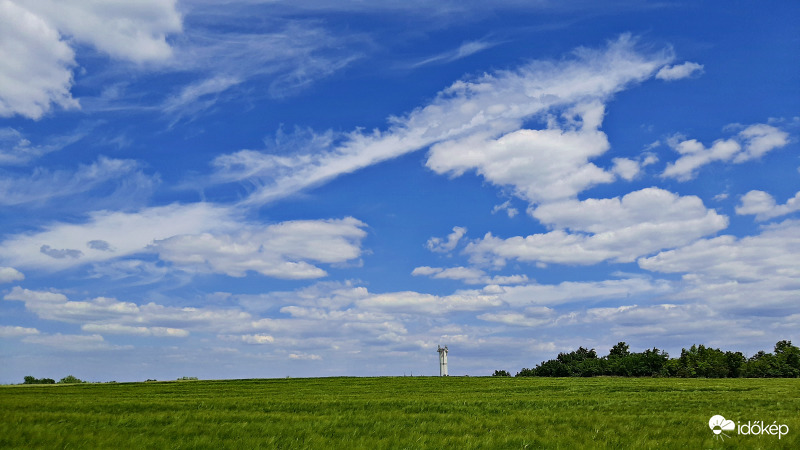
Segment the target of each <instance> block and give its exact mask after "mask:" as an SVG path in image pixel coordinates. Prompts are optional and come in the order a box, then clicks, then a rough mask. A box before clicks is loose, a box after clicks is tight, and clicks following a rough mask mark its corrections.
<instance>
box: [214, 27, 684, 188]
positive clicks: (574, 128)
mask: <svg viewBox="0 0 800 450" xmlns="http://www.w3.org/2000/svg"><path fill="white" fill-rule="evenodd" d="M671 58H672V56H671V55H670V54H668V53H666V52H662V53H658V54H643V53H640V52H639V51H637V49H636V45H635V40H634V39H633V38H631V37H630V36H627V35H625V36H622V37H621V38H619V39H617V40H616V41H613V42H611V43H609V44H608V46H607V47H606V48H603V49H599V50H593V49H586V48H580V49H577V50H576V51H575V52H574V56H573V57H572V58H567V59H564V60H561V61H557V62H552V61H536V62H533V63H530V64H527V65H525V66H522V67H520V68H518V69H516V70H513V71H502V72H496V73H493V74H486V75H484V76H482V77H479V78H476V79H474V80H463V81H458V82H456V83H454V84H452V85H451V86H450V87H448V88H447V89H445V90H443V91H442V92H440V93H439V95H438V96H437V97H436V98H435V99H434V100H433V101H432V102H430V103H429V104H428V105H425V106H423V107H420V108H417V109H415V110H414V111H412V112H411V113H409V114H407V115H406V116H404V117H396V118H392V119H391V125H390V127H389V129H388V130H386V131H380V130H374V131H372V132H361V131H356V132H352V133H349V134H347V135H345V136H343V138H342V139H339V140H337V141H335V142H333V143H332V145H330V146H328V147H327V148H323V149H321V151H314V152H300V153H296V154H289V155H286V154H281V155H278V154H270V153H262V152H254V151H242V152H238V153H234V154H231V155H223V156H221V157H219V158H218V159H217V160H216V161H215V167H216V170H217V171H216V174H215V176H214V178H215V179H216V180H220V181H225V182H231V181H244V180H253V181H257V182H258V183H257V185H258V188H257V189H256V190H255V191H253V192H252V194H251V195H250V197H249V198H248V199H247V202H248V203H253V204H262V203H267V202H270V201H274V200H275V199H278V198H282V197H285V196H287V195H290V194H293V193H296V192H298V191H301V190H304V189H307V188H310V187H313V186H317V185H319V184H322V183H324V182H327V181H329V180H331V179H333V178H336V177H338V176H339V175H341V174H345V173H350V172H353V171H355V170H358V169H361V168H364V167H367V166H370V165H372V164H375V163H378V162H380V161H384V160H387V159H391V158H395V157H397V156H400V155H402V154H405V153H408V152H412V151H416V150H419V149H422V148H426V147H429V146H433V147H431V152H430V156H429V161H428V166H429V167H431V168H432V169H433V170H436V171H437V172H440V173H450V174H454V175H457V174H459V173H462V172H464V171H466V170H471V169H475V170H478V171H479V172H480V173H482V174H484V175H485V176H486V177H487V178H489V179H491V181H492V182H497V183H499V184H512V185H514V186H517V187H518V190H519V192H520V193H522V194H523V195H527V196H528V197H530V198H538V197H540V196H541V197H547V198H552V197H563V196H565V195H571V194H572V193H574V192H576V191H579V190H580V189H584V188H586V187H588V186H591V185H593V184H596V183H600V182H608V181H611V180H612V179H613V178H614V175H613V174H612V173H608V172H605V171H603V170H602V169H600V168H598V167H596V166H594V165H592V164H590V163H588V162H587V160H588V159H589V158H591V157H594V156H598V155H599V154H601V153H602V152H604V151H605V150H606V149H607V146H608V144H607V140H606V136H605V134H604V133H602V132H599V131H598V130H597V127H598V126H599V125H600V123H601V121H602V114H603V102H604V101H605V100H607V99H608V98H610V97H611V96H612V95H613V94H615V93H617V92H619V91H622V90H624V89H625V88H627V87H628V86H630V85H631V84H634V83H637V82H641V81H643V80H645V79H647V78H649V77H651V76H652V74H653V73H654V72H655V70H656V69H657V68H659V67H661V66H663V65H664V64H665V63H666V62H668V61H669V60H670V59H671ZM565 110H570V112H569V113H568V114H566V116H565V117H564V121H563V123H562V124H561V126H562V127H564V129H561V128H558V127H556V126H555V125H554V126H553V127H549V128H548V129H545V130H520V128H521V126H522V123H523V122H524V120H526V119H529V118H532V117H536V116H541V115H546V114H553V113H555V114H560V113H561V112H563V111H565ZM498 137H499V139H498ZM495 140H496V141H495ZM455 142H458V143H459V145H461V146H465V147H466V148H468V149H469V148H471V149H472V151H471V152H466V151H465V152H462V153H459V154H458V155H455V154H454V147H455V145H456V144H454V143H455ZM569 145H576V146H579V147H580V148H579V149H576V150H573V151H567V148H566V147H567V146H569ZM560 151H563V152H564V155H563V158H564V166H565V167H566V169H565V170H564V171H563V172H559V174H560V175H562V178H563V181H559V180H555V181H556V185H555V186H554V187H553V188H547V184H546V183H545V182H544V181H539V180H538V179H535V178H534V177H532V176H526V175H525V174H523V173H521V170H519V169H515V167H514V164H513V162H514V160H513V155H522V157H523V158H525V160H524V161H523V162H524V164H523V165H524V167H525V168H530V165H531V164H530V162H529V161H530V160H531V158H530V157H528V156H526V154H527V153H528V152H538V153H537V154H538V155H544V154H545V153H546V154H547V155H546V157H547V158H549V159H548V160H545V163H548V161H551V162H550V163H549V165H550V166H551V167H557V165H558V163H559V162H560V160H558V161H557V158H558V154H559V153H558V152H560ZM484 152H485V153H486V154H484ZM446 156H447V157H446ZM450 156H452V158H450ZM245 159H246V160H247V161H248V163H249V164H248V165H247V167H256V168H257V170H243V169H242V167H245V164H243V161H244V160H245ZM494 159H497V160H498V162H496V163H495V162H494ZM537 174H538V172H537ZM554 176H556V175H554ZM547 181H554V180H551V179H549V178H548V180H547Z"/></svg>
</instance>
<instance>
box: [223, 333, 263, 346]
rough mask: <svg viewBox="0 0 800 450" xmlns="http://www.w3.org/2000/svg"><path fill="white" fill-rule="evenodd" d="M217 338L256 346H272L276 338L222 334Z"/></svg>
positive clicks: (258, 335)
mask: <svg viewBox="0 0 800 450" xmlns="http://www.w3.org/2000/svg"><path fill="white" fill-rule="evenodd" d="M217 338H218V339H221V340H223V341H228V342H243V343H245V344H255V345H264V344H272V343H273V342H275V338H273V337H272V336H270V335H268V334H239V335H234V334H220V335H218V336H217Z"/></svg>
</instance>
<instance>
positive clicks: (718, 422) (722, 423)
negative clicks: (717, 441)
mask: <svg viewBox="0 0 800 450" xmlns="http://www.w3.org/2000/svg"><path fill="white" fill-rule="evenodd" d="M708 428H711V431H712V432H713V433H714V437H717V436H719V435H720V434H722V435H723V436H726V437H730V436H728V435H727V434H725V433H723V431H733V430H734V429H736V424H734V423H733V421H732V420H725V418H724V417H722V416H720V415H719V414H717V415H716V416H712V417H711V419H709V420H708ZM720 437H721V436H720Z"/></svg>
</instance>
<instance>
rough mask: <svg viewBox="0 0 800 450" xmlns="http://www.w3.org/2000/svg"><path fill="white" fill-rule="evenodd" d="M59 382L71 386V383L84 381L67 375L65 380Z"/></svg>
mask: <svg viewBox="0 0 800 450" xmlns="http://www.w3.org/2000/svg"><path fill="white" fill-rule="evenodd" d="M58 382H59V383H62V384H71V383H83V380H81V379H80V378H77V377H75V376H72V375H67V376H65V377H64V378H62V379H60V380H58Z"/></svg>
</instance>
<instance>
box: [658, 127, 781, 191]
mask: <svg viewBox="0 0 800 450" xmlns="http://www.w3.org/2000/svg"><path fill="white" fill-rule="evenodd" d="M667 143H668V144H669V146H670V147H671V148H672V149H673V150H675V151H676V152H678V153H679V154H680V155H681V157H680V158H678V159H677V160H676V161H675V162H673V163H670V164H667V167H666V169H664V172H663V173H662V174H661V176H662V177H664V178H676V179H678V180H679V181H687V180H691V179H692V178H694V177H695V176H697V169H698V168H700V167H702V166H704V165H706V164H710V163H712V162H715V161H723V162H727V161H733V162H734V163H742V162H745V161H750V160H752V159H758V158H761V157H762V156H763V155H765V154H766V153H767V152H769V151H772V150H774V149H777V148H781V147H784V146H786V145H787V144H788V143H789V133H787V132H785V131H782V130H780V129H778V128H776V127H773V126H772V125H766V124H755V125H750V126H749V127H747V128H745V129H744V130H742V131H740V132H739V133H738V134H737V135H736V136H734V137H732V138H729V139H718V140H716V141H714V143H713V144H712V145H711V147H708V148H706V147H705V146H704V145H703V144H702V143H700V142H699V141H697V140H696V139H689V140H686V139H684V138H683V137H682V136H675V137H673V138H671V139H669V140H668V141H667Z"/></svg>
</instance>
